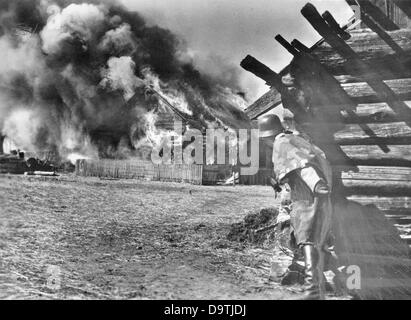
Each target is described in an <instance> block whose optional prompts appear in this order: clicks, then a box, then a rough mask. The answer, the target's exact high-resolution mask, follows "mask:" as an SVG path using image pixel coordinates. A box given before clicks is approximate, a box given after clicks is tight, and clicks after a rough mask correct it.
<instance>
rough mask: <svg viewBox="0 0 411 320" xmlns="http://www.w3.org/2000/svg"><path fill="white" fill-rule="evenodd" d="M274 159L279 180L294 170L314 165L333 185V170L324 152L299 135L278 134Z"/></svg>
mask: <svg viewBox="0 0 411 320" xmlns="http://www.w3.org/2000/svg"><path fill="white" fill-rule="evenodd" d="M272 160H273V165H274V175H275V178H276V180H277V181H278V182H281V180H283V179H284V178H285V176H286V175H287V174H289V173H290V172H292V171H294V170H297V169H302V168H304V167H306V166H313V167H314V168H316V169H317V170H318V171H319V172H321V173H322V175H323V177H324V179H325V180H326V182H327V184H328V186H329V187H330V188H331V186H332V171H331V168H330V165H329V163H328V161H327V159H326V157H325V154H324V152H323V151H322V150H321V149H320V148H318V147H317V146H316V145H314V144H313V143H311V142H309V141H307V140H306V139H304V138H303V137H301V136H299V135H296V134H293V133H282V134H280V135H278V136H277V137H276V138H275V140H274V146H273V158H272Z"/></svg>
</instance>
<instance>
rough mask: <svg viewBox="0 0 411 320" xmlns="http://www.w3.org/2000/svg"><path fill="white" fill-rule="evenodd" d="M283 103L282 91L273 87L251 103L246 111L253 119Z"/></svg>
mask: <svg viewBox="0 0 411 320" xmlns="http://www.w3.org/2000/svg"><path fill="white" fill-rule="evenodd" d="M281 103H282V99H281V95H280V93H279V92H278V91H277V89H275V88H272V89H270V90H269V91H268V92H267V93H266V94H264V95H263V96H262V97H261V98H259V99H258V100H257V101H255V102H254V103H253V104H252V105H250V106H249V107H248V108H247V109H246V110H245V111H244V112H245V113H246V115H247V116H248V117H249V118H250V119H251V120H253V119H257V118H258V117H259V116H261V115H263V114H265V113H266V112H268V111H270V110H272V109H274V108H275V107H277V106H279V105H280V104H281Z"/></svg>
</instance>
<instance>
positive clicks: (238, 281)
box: [0, 175, 295, 299]
mask: <svg viewBox="0 0 411 320" xmlns="http://www.w3.org/2000/svg"><path fill="white" fill-rule="evenodd" d="M0 201H1V207H0V299H290V298H293V297H295V295H294V293H293V292H291V291H289V290H287V289H286V288H284V287H281V286H279V285H278V284H277V283H276V282H273V281H271V280H269V278H270V277H269V275H270V259H272V252H269V251H267V250H264V249H262V248H255V247H254V248H253V247H247V246H243V245H241V244H240V243H236V242H230V241H228V240H227V239H226V236H227V234H228V232H229V229H230V225H231V224H232V223H233V222H238V221H241V220H242V219H243V218H244V216H245V215H246V214H247V213H250V212H252V211H255V210H257V209H260V208H262V207H269V206H273V205H275V203H274V199H273V197H272V192H271V190H270V188H269V187H256V186H252V187H246V186H236V187H232V186H228V187H206V186H193V185H188V184H176V183H160V182H145V181H109V180H100V179H97V178H95V179H94V178H89V179H84V178H76V177H73V176H62V177H58V178H37V177H24V176H8V175H3V176H0Z"/></svg>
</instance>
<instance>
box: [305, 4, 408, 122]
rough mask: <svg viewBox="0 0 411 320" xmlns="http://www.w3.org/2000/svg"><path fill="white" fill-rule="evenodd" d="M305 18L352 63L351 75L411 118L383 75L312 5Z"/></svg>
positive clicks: (349, 69) (392, 106) (396, 110)
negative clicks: (359, 55) (331, 26)
mask: <svg viewBox="0 0 411 320" xmlns="http://www.w3.org/2000/svg"><path fill="white" fill-rule="evenodd" d="M301 12H302V14H303V15H304V17H306V18H307V20H308V21H309V22H310V24H311V25H312V26H313V27H314V28H315V29H316V30H317V32H319V33H320V34H321V35H322V36H323V37H324V39H325V40H326V41H327V42H328V43H329V44H330V45H331V46H332V47H333V48H334V49H335V50H336V51H337V52H338V53H339V54H340V55H342V56H343V57H344V58H346V59H348V60H349V61H350V63H348V64H347V65H346V68H347V70H348V71H349V73H352V74H354V75H357V76H361V77H362V78H363V79H364V80H365V81H366V82H367V83H368V84H369V85H370V87H372V88H373V90H374V91H375V95H376V96H377V97H378V98H379V99H381V101H386V102H387V103H388V104H389V105H390V107H391V108H393V109H394V111H395V112H397V113H398V114H400V115H401V116H402V117H403V118H404V119H408V118H409V112H408V108H407V107H406V106H405V104H404V103H403V102H402V101H400V100H398V96H397V95H396V93H395V92H393V91H392V90H391V88H390V87H389V86H388V85H387V84H385V83H384V82H383V78H382V77H381V75H380V74H379V73H378V72H377V70H375V68H373V67H372V66H371V65H368V64H366V63H364V62H363V61H362V60H361V59H360V58H359V57H358V56H357V54H356V53H355V52H354V51H353V50H352V49H351V48H350V47H349V46H348V45H347V44H346V43H345V42H344V41H343V40H342V39H341V38H339V37H338V35H336V34H335V33H334V32H333V31H332V30H331V29H330V28H329V27H328V25H327V24H326V23H325V21H324V20H323V18H322V17H321V15H320V14H319V13H318V11H317V9H316V8H315V7H314V6H313V5H312V4H307V5H305V6H304V8H303V9H302V10H301Z"/></svg>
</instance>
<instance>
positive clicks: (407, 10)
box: [391, 0, 411, 19]
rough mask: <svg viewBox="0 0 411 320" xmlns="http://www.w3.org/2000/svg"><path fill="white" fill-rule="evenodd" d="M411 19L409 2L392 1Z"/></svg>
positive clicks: (406, 0) (401, 0)
mask: <svg viewBox="0 0 411 320" xmlns="http://www.w3.org/2000/svg"><path fill="white" fill-rule="evenodd" d="M391 1H392V2H394V3H395V5H396V6H397V7H398V8H400V9H401V10H402V12H404V13H405V14H406V15H407V16H408V18H410V19H411V2H410V1H409V0H391Z"/></svg>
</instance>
